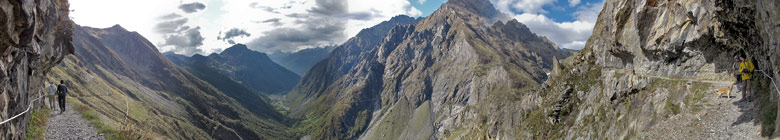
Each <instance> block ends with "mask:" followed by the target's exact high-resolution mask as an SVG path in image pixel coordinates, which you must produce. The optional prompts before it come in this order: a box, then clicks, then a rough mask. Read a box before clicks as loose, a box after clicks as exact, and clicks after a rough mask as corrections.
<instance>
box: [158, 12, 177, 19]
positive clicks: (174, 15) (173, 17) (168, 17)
mask: <svg viewBox="0 0 780 140" xmlns="http://www.w3.org/2000/svg"><path fill="white" fill-rule="evenodd" d="M180 17H181V15H179V14H176V13H170V14H167V15H163V16H160V17H158V18H157V19H160V20H169V19H177V18H180Z"/></svg>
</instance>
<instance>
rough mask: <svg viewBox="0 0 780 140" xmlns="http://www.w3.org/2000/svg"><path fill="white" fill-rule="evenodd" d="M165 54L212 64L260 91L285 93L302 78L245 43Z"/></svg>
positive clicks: (185, 61) (188, 61)
mask: <svg viewBox="0 0 780 140" xmlns="http://www.w3.org/2000/svg"><path fill="white" fill-rule="evenodd" d="M165 56H166V57H168V58H169V59H171V60H174V62H176V63H177V64H178V65H179V66H183V67H187V66H190V65H193V66H192V68H194V67H202V68H205V67H208V68H210V69H211V71H215V72H217V73H218V74H221V75H223V76H225V77H228V78H230V79H232V80H233V81H235V82H238V83H240V84H243V85H244V86H245V87H247V88H249V89H252V90H253V91H255V92H258V93H268V94H274V93H285V92H287V91H289V90H290V89H291V88H292V87H293V86H295V84H296V83H297V82H298V80H300V76H298V75H296V74H295V73H293V72H291V71H289V70H287V69H286V68H284V67H282V66H281V65H279V64H276V63H274V62H273V61H272V60H271V59H270V58H269V57H268V55H266V54H265V53H261V52H256V51H252V50H250V49H249V48H247V47H246V45H243V44H237V45H233V46H231V47H230V48H228V49H225V50H224V51H222V52H221V53H219V54H217V53H213V54H210V55H209V56H202V55H199V54H195V55H194V56H192V57H191V58H189V57H185V56H176V55H175V54H171V53H167V54H166V55H165ZM174 57H175V58H174ZM196 65H197V66H196ZM201 65H202V66H201ZM203 66H205V67H203ZM192 68H191V69H192ZM204 76H209V75H204Z"/></svg>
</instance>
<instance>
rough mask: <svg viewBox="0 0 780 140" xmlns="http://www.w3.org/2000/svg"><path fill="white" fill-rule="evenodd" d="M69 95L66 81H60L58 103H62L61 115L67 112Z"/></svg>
mask: <svg viewBox="0 0 780 140" xmlns="http://www.w3.org/2000/svg"><path fill="white" fill-rule="evenodd" d="M67 94H68V87H67V86H65V80H60V85H57V101H58V102H59V103H60V114H62V112H65V96H66V95H67Z"/></svg>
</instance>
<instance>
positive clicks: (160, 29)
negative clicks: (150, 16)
mask: <svg viewBox="0 0 780 140" xmlns="http://www.w3.org/2000/svg"><path fill="white" fill-rule="evenodd" d="M187 21H188V19H187V18H180V19H174V20H166V21H162V22H160V23H157V25H156V26H155V27H154V29H155V32H157V33H161V34H167V33H175V32H176V31H177V30H179V28H181V27H183V26H184V24H185V23H187Z"/></svg>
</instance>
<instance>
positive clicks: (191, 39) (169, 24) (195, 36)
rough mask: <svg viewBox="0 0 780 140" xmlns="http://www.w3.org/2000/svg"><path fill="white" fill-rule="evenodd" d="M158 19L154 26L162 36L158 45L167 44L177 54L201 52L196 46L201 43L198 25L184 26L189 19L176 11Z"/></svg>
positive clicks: (201, 37)
mask: <svg viewBox="0 0 780 140" xmlns="http://www.w3.org/2000/svg"><path fill="white" fill-rule="evenodd" d="M157 19H159V20H160V21H158V22H159V23H157V25H155V26H154V31H155V32H156V33H159V34H161V35H162V36H163V40H162V42H161V43H160V44H158V46H168V47H170V49H171V50H172V51H174V52H175V53H178V54H184V55H193V54H196V53H203V51H201V50H200V49H199V48H198V47H199V46H202V45H203V40H205V39H204V38H203V36H202V35H201V32H200V27H194V28H193V27H190V26H186V25H185V24H187V22H188V21H189V19H188V18H184V17H183V16H181V15H178V14H176V13H171V14H167V15H163V16H160V17H158V18H157Z"/></svg>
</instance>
